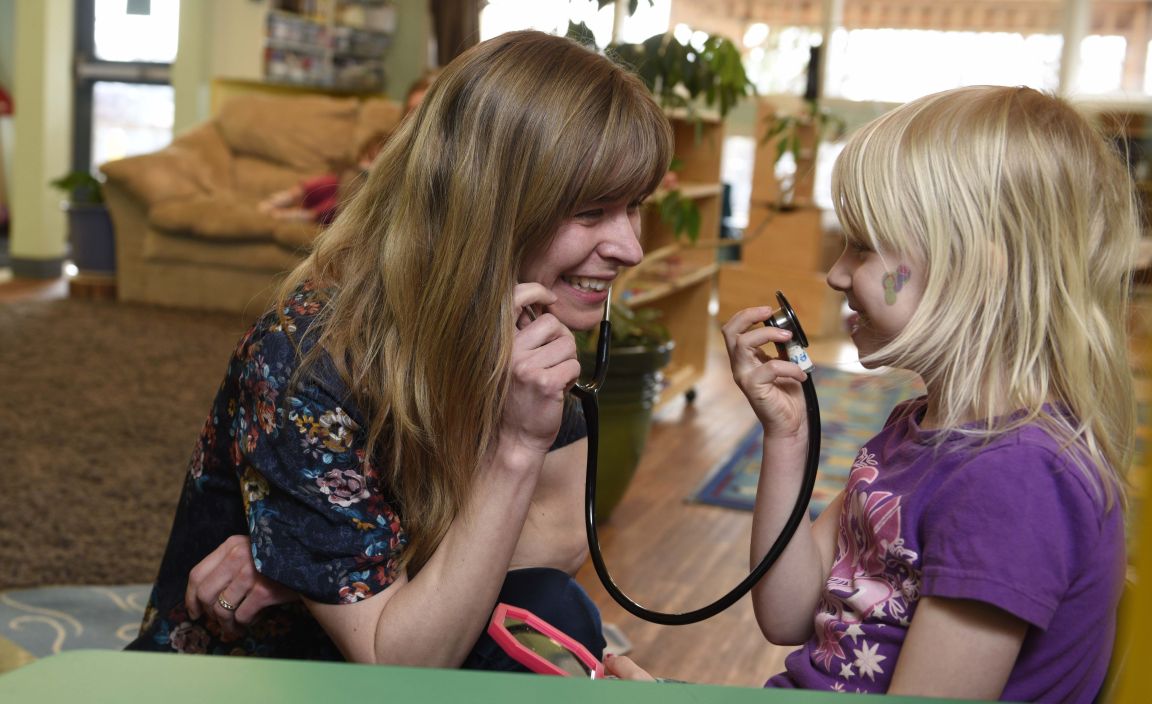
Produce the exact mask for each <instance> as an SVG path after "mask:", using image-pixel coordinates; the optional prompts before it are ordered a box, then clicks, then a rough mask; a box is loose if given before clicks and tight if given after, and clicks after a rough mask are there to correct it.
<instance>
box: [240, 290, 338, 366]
mask: <svg viewBox="0 0 1152 704" xmlns="http://www.w3.org/2000/svg"><path fill="white" fill-rule="evenodd" d="M326 302H327V295H326V292H325V291H323V290H322V289H320V288H318V287H317V286H316V285H315V284H313V283H312V282H310V281H307V282H304V283H303V284H301V285H300V286H298V287H297V288H296V289H295V290H294V291H293V292H292V293H291V294H290V295H289V296H287V297H286V298H284V299H283V300H281V301H279V302H278V303H277V304H275V305H274V306H272V307H271V308H269V309H268V310H267V311H266V312H265V313H264V315H262V316H261V317H260V319H259V320H257V321H256V322H255V324H253V326H252V328H251V329H250V330H249V331H248V334H247V336H246V338H245V340H243V341H242V344H241V347H248V348H252V347H256V348H259V349H260V350H261V351H262V352H264V353H265V354H269V353H274V352H280V353H282V354H287V355H290V356H300V355H302V354H303V353H305V352H307V351H308V349H310V348H311V346H312V345H313V344H315V333H317V332H318V330H316V329H314V328H313V323H314V322H315V321H316V319H317V317H318V316H319V315H320V313H321V311H322V310H323V309H324V307H325V304H326Z"/></svg>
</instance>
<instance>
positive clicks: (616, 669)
mask: <svg viewBox="0 0 1152 704" xmlns="http://www.w3.org/2000/svg"><path fill="white" fill-rule="evenodd" d="M604 674H606V675H609V676H611V677H615V678H616V679H620V680H636V681H639V682H655V681H656V678H655V677H653V676H652V675H650V674H648V673H647V672H645V671H644V670H642V669H640V666H639V665H637V664H636V663H634V662H632V658H630V657H627V656H625V655H605V656H604Z"/></svg>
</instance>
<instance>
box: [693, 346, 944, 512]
mask: <svg viewBox="0 0 1152 704" xmlns="http://www.w3.org/2000/svg"><path fill="white" fill-rule="evenodd" d="M813 378H814V379H815V383H816V396H817V398H818V399H819V400H820V416H821V423H820V425H821V435H820V472H819V474H817V476H816V486H815V488H814V489H813V490H812V501H811V503H810V504H809V512H810V514H811V515H812V517H813V518H815V517H816V516H818V515H819V514H820V512H821V511H822V510H824V507H825V506H827V505H828V502H829V501H831V500H832V499H834V498H835V497H836V494H838V493H839V492H840V490H841V489H843V488H844V482H845V481H846V480H847V479H848V472H849V471H851V469H852V462H853V461H854V460H855V459H856V454H857V453H858V452H859V451H860V447H861V446H862V445H863V444H864V443H865V442H867V441H868V439H869V438H871V437H872V436H873V435H875V434H876V433H877V432H878V431H879V430H880V428H881V427H883V425H884V421H885V420H886V419H887V418H888V414H889V412H890V411H891V410H892V407H893V406H895V405H896V404H897V403H899V402H900V401H903V400H905V399H910V398H915V397H917V396H920V395H921V394H923V393H924V385H923V384H922V383H921V382H920V380H919V378H918V377H914V376H911V375H908V374H904V373H891V374H885V375H875V374H855V373H851V372H843V371H838V370H836V369H829V368H825V367H821V368H820V369H818V370H817V371H816V373H815V374H814V375H813ZM762 438H763V434H762V431H761V429H760V424H759V423H753V425H752V427H751V428H749V430H748V432H747V434H745V436H744V438H743V439H742V440H741V441H740V442H739V444H737V446H736V449H735V451H734V452H733V453H732V455H731V456H730V457H729V458H728V459H726V460H724V461H723V462H721V463H719V465H717V467H716V468H715V469H713V470H712V472H711V473H709V476H708V479H706V480H705V481H704V483H703V484H702V485H701V486H700V488H699V489H697V491H696V493H695V495H694V496H693V497H692V500H693V501H697V502H700V503H705V504H712V505H715V506H724V507H725V508H734V509H740V510H744V511H751V510H752V504H753V503H754V502H755V500H756V482H757V479H758V478H759V476H760V457H761V454H762V453H761V450H760V447H761V441H762Z"/></svg>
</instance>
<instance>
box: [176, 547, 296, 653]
mask: <svg viewBox="0 0 1152 704" xmlns="http://www.w3.org/2000/svg"><path fill="white" fill-rule="evenodd" d="M299 598H300V597H299V595H298V594H296V592H294V591H292V590H290V589H288V588H287V587H285V586H284V585H282V584H280V583H279V582H276V581H273V580H271V579H269V578H267V577H265V576H264V575H262V574H260V573H258V572H257V571H256V563H255V562H254V561H253V559H252V544H251V542H250V541H249V540H248V536H247V535H233V536H231V537H230V538H228V539H227V540H225V541H224V542H223V543H221V544H220V547H218V548H216V549H215V550H213V551H212V552H211V553H209V554H208V556H207V557H205V558H204V559H203V560H201V561H200V563H199V564H198V565H196V566H195V567H193V568H192V572H190V573H189V574H188V587H187V589H186V590H185V592H184V604H185V606H186V607H187V609H188V615H189V616H190V617H191V618H192V619H194V620H195V619H198V618H200V615H201V614H208V616H209V617H210V618H212V619H213V620H215V621H216V622H218V623H219V624H220V628H221V630H222V631H223V632H224V633H225V634H227V635H235V634H238V633H239V631H240V630H241V627H242V626H245V625H247V624H249V623H251V622H252V619H253V618H255V617H256V614H258V613H260V611H261V610H263V609H264V608H266V607H268V606H274V605H276V604H286V603H288V602H291V601H296V600H297V599H299ZM221 601H223V602H226V603H227V604H230V605H232V606H234V607H235V608H234V609H228V608H226V607H225V606H224V604H222V603H221Z"/></svg>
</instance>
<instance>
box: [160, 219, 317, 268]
mask: <svg viewBox="0 0 1152 704" xmlns="http://www.w3.org/2000/svg"><path fill="white" fill-rule="evenodd" d="M142 254H143V256H144V258H145V259H146V260H148V261H150V262H165V263H179V264H193V265H197V266H204V267H212V268H222V269H233V270H248V271H264V272H268V273H269V274H274V273H281V272H285V271H289V270H290V269H292V268H293V267H295V266H296V265H297V264H299V263H300V260H301V258H302V257H303V252H297V251H295V250H293V249H290V248H288V247H282V246H280V245H279V244H276V243H275V242H271V241H268V242H242V241H235V240H232V241H225V240H217V241H216V242H213V243H211V244H210V246H206V245H205V242H204V240H203V239H200V238H196V237H187V236H183V235H179V234H172V233H166V232H159V231H157V230H156V229H154V228H149V229H148V231H147V233H146V234H145V236H144V242H143V252H142Z"/></svg>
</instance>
